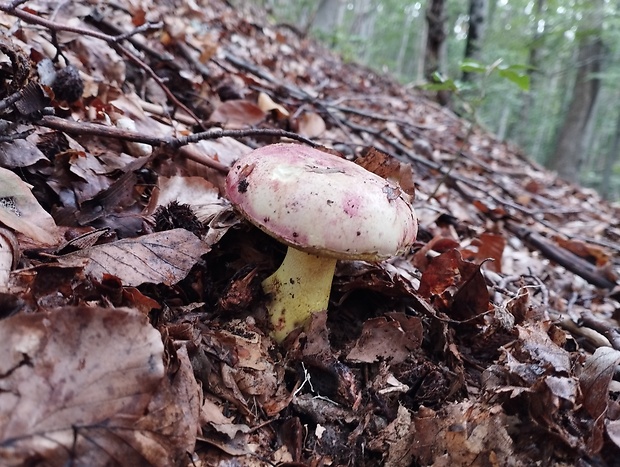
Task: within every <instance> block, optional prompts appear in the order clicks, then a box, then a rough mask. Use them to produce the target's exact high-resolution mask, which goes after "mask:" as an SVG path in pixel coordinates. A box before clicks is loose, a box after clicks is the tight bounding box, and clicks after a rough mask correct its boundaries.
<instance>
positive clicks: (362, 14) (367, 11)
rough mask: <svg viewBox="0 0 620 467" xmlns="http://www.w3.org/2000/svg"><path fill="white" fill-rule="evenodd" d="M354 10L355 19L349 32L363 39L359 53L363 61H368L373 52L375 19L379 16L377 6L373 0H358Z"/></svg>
mask: <svg viewBox="0 0 620 467" xmlns="http://www.w3.org/2000/svg"><path fill="white" fill-rule="evenodd" d="M354 11H355V18H354V19H353V23H352V24H351V28H350V29H349V33H350V34H351V35H352V36H358V37H359V38H360V39H361V42H360V45H359V46H358V47H359V48H358V51H357V54H358V56H359V57H361V60H362V62H364V63H368V61H369V59H370V54H371V52H372V50H371V47H370V44H371V42H372V41H371V38H372V36H373V34H374V30H375V21H376V18H377V15H376V14H375V7H374V5H373V2H372V1H371V0H356V1H355V8H354Z"/></svg>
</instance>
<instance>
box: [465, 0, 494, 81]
mask: <svg viewBox="0 0 620 467" xmlns="http://www.w3.org/2000/svg"><path fill="white" fill-rule="evenodd" d="M487 11H488V1H487V0H469V29H468V31H467V43H466V44H465V55H464V58H465V60H476V61H479V60H480V58H481V50H482V42H483V40H484V31H485V28H486V18H487ZM462 79H463V81H471V79H472V74H471V73H466V72H464V73H463V77H462Z"/></svg>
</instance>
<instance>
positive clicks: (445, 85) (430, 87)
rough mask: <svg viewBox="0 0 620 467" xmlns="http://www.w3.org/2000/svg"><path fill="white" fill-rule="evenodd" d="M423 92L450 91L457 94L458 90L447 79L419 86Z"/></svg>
mask: <svg viewBox="0 0 620 467" xmlns="http://www.w3.org/2000/svg"><path fill="white" fill-rule="evenodd" d="M420 88H422V89H424V90H425V91H451V92H457V91H458V90H459V87H458V85H457V84H456V83H455V82H454V81H453V80H451V79H447V80H445V81H443V82H441V83H426V84H423V85H422V86H420Z"/></svg>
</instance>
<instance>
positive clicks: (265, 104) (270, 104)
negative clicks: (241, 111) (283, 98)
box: [258, 92, 289, 118]
mask: <svg viewBox="0 0 620 467" xmlns="http://www.w3.org/2000/svg"><path fill="white" fill-rule="evenodd" d="M258 107H260V109H261V110H262V111H263V112H265V113H269V112H271V111H272V110H275V111H276V112H277V113H278V117H279V118H285V117H288V116H289V112H288V110H286V109H285V108H284V107H282V106H281V105H280V104H277V103H276V102H274V100H273V99H272V98H271V97H269V95H268V94H265V93H264V92H261V93H260V94H259V95H258Z"/></svg>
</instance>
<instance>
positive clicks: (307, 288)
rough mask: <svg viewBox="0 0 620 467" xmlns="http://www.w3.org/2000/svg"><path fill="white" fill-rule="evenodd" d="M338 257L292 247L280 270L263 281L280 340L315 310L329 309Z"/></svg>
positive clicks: (274, 328) (306, 319)
mask: <svg viewBox="0 0 620 467" xmlns="http://www.w3.org/2000/svg"><path fill="white" fill-rule="evenodd" d="M336 261H337V260H336V259H334V258H327V257H324V256H317V255H313V254H309V253H305V252H303V251H300V250H296V249H295V248H292V247H289V248H288V250H287V252H286V256H285V257H284V261H283V262H282V264H281V265H280V267H279V268H278V270H277V271H276V272H274V273H273V274H272V275H271V276H269V277H268V278H267V279H265V280H264V281H263V290H264V291H265V293H267V294H269V295H270V301H269V303H268V305H267V308H268V310H269V317H270V319H271V324H272V325H273V337H274V338H275V340H276V341H278V342H282V341H283V340H284V339H285V338H286V336H288V334H289V333H290V332H291V331H292V330H293V329H295V328H297V327H299V326H303V325H304V324H305V323H306V321H308V319H309V318H310V316H311V315H312V313H317V312H319V311H324V310H327V305H328V303H329V292H330V289H331V285H332V279H333V278H334V270H335V269H336Z"/></svg>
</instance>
